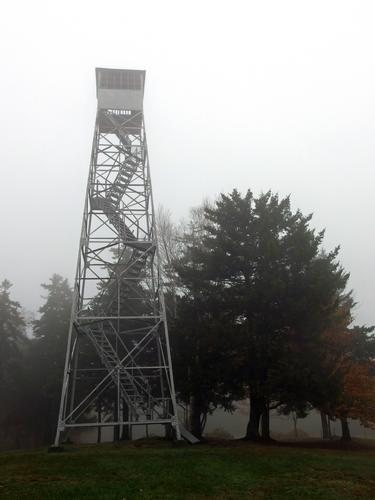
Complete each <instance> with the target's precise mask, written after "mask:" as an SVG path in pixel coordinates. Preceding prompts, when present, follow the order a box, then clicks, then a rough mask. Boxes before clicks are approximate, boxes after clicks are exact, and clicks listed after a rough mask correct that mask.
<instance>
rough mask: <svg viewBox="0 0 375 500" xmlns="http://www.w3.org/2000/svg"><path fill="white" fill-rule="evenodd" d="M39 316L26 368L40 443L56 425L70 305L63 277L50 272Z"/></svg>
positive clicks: (68, 292) (48, 440)
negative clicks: (27, 368) (28, 363)
mask: <svg viewBox="0 0 375 500" xmlns="http://www.w3.org/2000/svg"><path fill="white" fill-rule="evenodd" d="M42 287H43V289H44V290H46V291H47V296H46V297H45V303H44V304H43V305H42V306H41V307H40V309H39V312H40V314H41V316H40V318H39V319H38V320H36V321H34V325H33V331H34V339H33V343H32V349H31V357H30V368H31V370H32V373H33V376H32V380H33V386H32V387H31V388H30V390H31V392H32V393H33V394H34V395H35V397H34V402H35V406H34V408H33V410H34V418H33V421H34V425H35V426H36V429H35V432H37V433H38V434H39V435H40V439H41V440H42V442H43V443H45V444H48V443H50V442H52V439H53V435H54V432H55V430H56V425H57V416H58V408H59V403H60V395H61V385H62V377H63V371H64V361H65V352H66V344H67V335H68V331H69V322H70V314H71V306H72V290H71V288H70V286H69V283H68V281H67V279H64V278H62V277H61V276H59V275H58V274H54V275H53V276H52V278H51V279H50V282H49V283H48V284H43V285H42Z"/></svg>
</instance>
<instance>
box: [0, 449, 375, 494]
mask: <svg viewBox="0 0 375 500" xmlns="http://www.w3.org/2000/svg"><path fill="white" fill-rule="evenodd" d="M0 498H11V499H13V498H14V499H18V498H20V499H21V498H22V499H26V498H27V499H35V498H38V499H43V500H45V499H64V500H65V499H79V498H89V499H96V498H100V499H105V500H107V499H117V500H122V499H127V500H129V499H151V498H152V499H154V498H155V499H163V500H164V499H205V498H216V499H238V498H254V499H261V498H263V499H267V500H268V499H287V500H292V499H303V500H305V499H309V498H314V499H316V498H321V499H324V500H330V499H347V498H369V499H375V448H374V447H370V448H363V447H358V446H357V447H356V448H354V449H347V450H343V449H319V448H317V447H315V445H313V446H308V445H306V446H303V445H300V446H298V447H295V446H294V447H293V446H287V445H283V446H281V445H270V446H261V445H253V444H247V443H244V442H233V443H231V444H224V443H221V444H220V443H216V444H215V443H212V444H204V445H203V444H202V445H196V446H183V447H175V446H174V445H173V444H171V443H168V442H164V441H155V442H153V441H151V442H144V441H140V442H133V443H129V444H120V445H118V446H115V445H112V444H110V445H101V446H67V447H66V448H65V451H64V452H63V453H50V454H49V453H47V451H46V450H36V451H22V452H19V451H15V452H8V453H0Z"/></svg>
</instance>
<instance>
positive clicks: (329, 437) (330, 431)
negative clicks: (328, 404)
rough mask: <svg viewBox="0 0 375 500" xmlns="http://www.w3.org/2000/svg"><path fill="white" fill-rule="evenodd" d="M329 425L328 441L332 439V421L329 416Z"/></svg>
mask: <svg viewBox="0 0 375 500" xmlns="http://www.w3.org/2000/svg"><path fill="white" fill-rule="evenodd" d="M327 424H328V439H332V430H331V419H330V418H329V417H328V416H327Z"/></svg>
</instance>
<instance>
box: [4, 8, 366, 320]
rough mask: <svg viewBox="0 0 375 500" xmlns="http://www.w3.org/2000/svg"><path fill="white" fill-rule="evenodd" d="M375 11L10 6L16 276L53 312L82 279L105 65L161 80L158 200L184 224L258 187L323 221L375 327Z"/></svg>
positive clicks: (11, 216)
mask: <svg viewBox="0 0 375 500" xmlns="http://www.w3.org/2000/svg"><path fill="white" fill-rule="evenodd" d="M374 21H375V3H374V2H372V1H361V0H353V1H343V0H337V1H330V0H324V1H316V0H315V1H314V2H312V1H309V2H307V1H303V0H302V1H301V0H298V1H288V0H283V1H282V2H281V1H267V0H266V1H265V0H262V1H260V0H257V1H236V0H232V1H231V2H220V1H218V0H216V1H208V0H206V1H204V0H201V1H200V2H197V1H192V0H189V1H176V0H175V1H163V0H158V1H157V2H156V1H139V0H137V1H136V2H134V1H131V2H130V1H127V0H121V1H111V0H106V1H105V2H97V1H90V2H88V1H87V2H84V1H80V0H75V1H74V2H73V1H70V0H67V1H64V2H53V1H36V0H33V1H32V2H30V1H14V2H6V4H4V5H3V7H2V12H1V18H0V55H1V70H2V76H1V79H0V92H1V96H2V106H1V122H0V128H1V136H0V137H1V142H2V147H1V149H2V165H1V170H2V173H1V196H0V213H1V245H0V252H1V255H0V279H2V278H4V277H7V278H8V279H9V280H11V281H12V282H13V283H14V288H13V296H14V298H15V299H17V300H19V301H20V302H21V303H22V305H23V306H25V307H26V308H28V309H30V310H36V309H37V308H38V306H39V305H40V302H41V299H40V294H41V289H40V283H42V282H46V281H47V280H48V279H49V277H50V276H51V275H52V273H54V272H58V273H60V274H62V275H64V276H67V277H68V278H69V279H70V280H72V278H73V276H74V272H75V261H76V253H77V248H78V237H79V230H80V224H81V216H82V209H83V201H84V189H85V184H86V180H87V174H88V163H89V157H90V149H91V139H92V133H93V127H94V119H95V113H96V97H95V77H94V68H95V67H96V66H104V67H117V68H133V69H145V70H146V71H147V76H146V94H145V114H146V129H147V134H148V143H149V153H150V159H151V172H152V179H153V186H154V197H155V201H156V203H157V204H163V205H164V206H166V207H167V208H169V209H170V210H171V211H172V212H173V214H174V217H175V218H176V220H178V219H179V218H181V217H184V216H186V215H187V213H188V209H189V208H190V207H191V206H194V205H197V204H199V203H200V202H201V200H202V198H203V197H206V196H208V197H214V196H216V195H217V194H218V193H219V192H221V191H229V190H232V188H234V187H237V188H239V189H241V190H245V189H247V188H248V187H250V188H251V189H252V190H253V191H254V192H255V193H259V192H260V191H262V190H263V191H265V190H267V189H269V188H271V189H272V190H274V191H278V192H279V193H280V194H281V195H286V194H289V193H290V194H291V195H292V203H293V207H294V208H297V207H299V208H300V209H301V210H302V211H303V212H304V213H309V212H314V218H313V225H314V226H315V227H317V229H322V228H323V227H325V228H326V238H325V247H326V248H327V249H331V248H333V247H334V246H336V245H337V244H341V246H342V250H341V261H342V263H343V265H344V266H345V268H346V269H347V270H348V271H349V272H350V273H351V280H350V286H351V287H352V288H354V290H355V297H356V300H357V301H358V303H359V304H358V307H357V321H358V322H367V323H371V324H372V323H375V311H374V294H373V290H372V288H373V283H374V282H375V271H374V255H375V236H374V224H373V218H374V213H375V211H374V205H375V202H374V194H373V192H374V177H375V176H374V160H375V148H374V137H375V97H374V89H375V58H374V48H375V30H374Z"/></svg>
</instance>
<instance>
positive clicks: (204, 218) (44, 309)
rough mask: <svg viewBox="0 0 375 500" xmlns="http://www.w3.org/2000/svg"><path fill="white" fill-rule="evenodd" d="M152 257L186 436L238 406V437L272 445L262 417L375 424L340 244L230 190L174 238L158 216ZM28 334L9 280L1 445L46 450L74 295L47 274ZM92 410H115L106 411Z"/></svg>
mask: <svg viewBox="0 0 375 500" xmlns="http://www.w3.org/2000/svg"><path fill="white" fill-rule="evenodd" d="M157 225H158V234H159V242H158V243H159V249H160V256H161V261H162V272H163V281H164V284H165V292H166V303H167V310H168V320H169V325H170V337H171V344H172V360H173V368H174V374H175V379H176V387H177V392H178V394H177V395H178V398H179V400H180V402H182V403H184V405H185V406H186V407H187V409H188V413H189V426H190V429H191V430H192V432H193V433H194V434H195V435H197V436H198V437H201V436H202V434H203V431H204V427H205V424H206V421H207V416H208V415H209V414H211V413H212V412H213V411H214V410H215V409H216V408H223V409H224V410H226V411H228V412H233V411H235V409H236V402H237V401H239V400H244V399H248V400H249V419H248V425H247V428H246V429H244V435H245V438H246V439H249V440H260V439H263V440H268V439H270V423H269V421H270V419H269V414H270V411H271V410H274V411H277V412H279V413H280V414H290V413H293V414H294V415H297V416H298V417H304V416H306V415H307V414H308V413H309V412H310V411H312V410H313V409H315V410H317V411H319V412H320V414H321V418H322V426H323V435H324V437H329V421H330V420H332V419H339V420H340V421H341V425H342V432H343V438H344V439H350V430H349V424H348V419H358V420H359V421H360V422H361V423H362V424H363V425H365V426H368V427H372V426H374V424H375V337H374V333H373V331H374V328H373V327H368V326H364V325H353V310H354V307H355V302H354V299H353V293H352V291H350V290H347V284H348V279H349V274H348V273H346V272H345V271H344V269H343V268H342V266H341V264H340V262H339V260H338V255H339V248H336V249H334V250H332V251H330V252H327V251H325V250H324V248H323V239H324V232H320V233H317V232H316V231H315V230H314V229H313V228H311V215H308V216H305V215H303V214H302V213H301V212H300V211H299V210H296V211H293V210H292V209H291V205H290V199H289V198H288V197H287V198H283V199H280V198H279V196H278V195H277V194H273V193H271V192H268V193H265V194H261V195H259V196H258V197H254V195H253V194H252V192H251V191H247V192H246V193H245V194H241V193H239V192H238V191H236V190H234V191H233V192H232V193H229V194H222V195H220V196H219V197H218V199H217V200H216V201H215V202H214V203H211V204H210V203H204V204H203V205H202V206H201V207H200V208H198V209H195V210H193V211H192V213H191V217H190V220H189V222H188V223H187V224H185V225H184V226H183V227H182V228H181V227H177V226H176V225H175V224H174V223H173V221H172V220H171V217H170V215H169V214H168V213H167V212H166V211H165V210H164V211H163V210H160V211H159V213H158V217H157ZM42 287H43V290H44V292H45V293H46V295H45V297H44V303H43V305H42V306H41V308H40V310H39V313H40V314H39V319H37V320H35V321H33V322H32V323H31V325H29V326H31V329H32V332H31V335H30V334H28V333H27V325H26V321H25V319H24V317H23V314H22V310H21V306H20V304H19V303H17V302H16V301H14V300H13V299H12V297H11V284H10V282H9V281H7V280H4V281H3V282H2V284H1V286H0V401H1V405H0V448H1V447H25V446H36V445H41V444H50V443H51V442H52V439H53V435H54V432H55V428H56V422H57V413H58V406H59V398H60V391H61V381H62V374H63V365H64V358H65V349H66V340H67V333H68V328H69V319H70V310H71V303H72V291H71V288H70V286H69V283H68V281H67V280H66V279H65V278H63V277H61V276H59V275H56V274H55V275H53V276H52V277H51V279H50V281H49V283H48V284H44V285H42ZM101 404H103V408H102V407H101V408H100V412H102V411H103V412H110V411H114V410H113V409H111V408H105V404H106V403H105V401H104V402H102V403H101Z"/></svg>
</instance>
